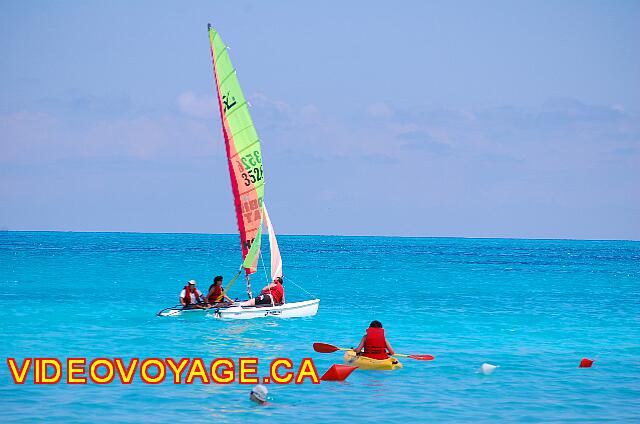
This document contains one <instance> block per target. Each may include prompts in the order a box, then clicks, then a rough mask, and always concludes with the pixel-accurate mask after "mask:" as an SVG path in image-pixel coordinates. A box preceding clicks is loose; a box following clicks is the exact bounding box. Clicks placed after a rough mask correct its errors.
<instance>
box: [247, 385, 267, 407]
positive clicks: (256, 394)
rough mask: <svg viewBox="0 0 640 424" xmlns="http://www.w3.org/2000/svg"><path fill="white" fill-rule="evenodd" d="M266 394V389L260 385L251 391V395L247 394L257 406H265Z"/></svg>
mask: <svg viewBox="0 0 640 424" xmlns="http://www.w3.org/2000/svg"><path fill="white" fill-rule="evenodd" d="M268 394H269V390H267V388H266V387H265V386H263V385H262V384H258V385H257V386H255V387H254V388H253V389H251V393H249V399H251V400H252V401H254V402H255V403H257V404H258V405H266V404H267V395H268Z"/></svg>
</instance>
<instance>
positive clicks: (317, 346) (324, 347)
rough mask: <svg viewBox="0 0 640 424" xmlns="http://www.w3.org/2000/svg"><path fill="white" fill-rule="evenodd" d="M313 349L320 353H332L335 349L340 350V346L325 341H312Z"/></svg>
mask: <svg viewBox="0 0 640 424" xmlns="http://www.w3.org/2000/svg"><path fill="white" fill-rule="evenodd" d="M313 350H315V351H316V352H320V353H333V352H335V351H337V350H340V348H338V347H336V346H334V345H330V344H327V343H314V344H313Z"/></svg>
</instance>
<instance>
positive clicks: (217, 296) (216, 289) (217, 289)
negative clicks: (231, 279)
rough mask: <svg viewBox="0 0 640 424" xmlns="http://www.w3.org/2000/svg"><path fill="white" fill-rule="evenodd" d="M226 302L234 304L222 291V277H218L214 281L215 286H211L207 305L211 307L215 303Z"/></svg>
mask: <svg viewBox="0 0 640 424" xmlns="http://www.w3.org/2000/svg"><path fill="white" fill-rule="evenodd" d="M225 300H226V301H227V302H233V301H232V300H231V299H230V298H229V296H227V294H226V293H224V290H223V289H222V275H217V276H216V278H214V279H213V284H211V286H209V293H208V294H207V303H208V304H209V305H213V304H214V303H219V302H223V301H225Z"/></svg>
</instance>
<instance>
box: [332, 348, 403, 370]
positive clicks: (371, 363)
mask: <svg viewBox="0 0 640 424" xmlns="http://www.w3.org/2000/svg"><path fill="white" fill-rule="evenodd" d="M344 362H345V363H346V364H347V365H353V366H356V367H358V368H360V369H363V370H387V371H389V370H395V369H398V368H402V364H401V363H400V361H398V360H397V359H396V358H394V357H392V356H391V357H389V358H387V359H373V358H367V357H366V356H358V355H356V352H355V351H353V350H348V351H346V353H345V354H344Z"/></svg>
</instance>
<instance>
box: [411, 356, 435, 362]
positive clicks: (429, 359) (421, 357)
mask: <svg viewBox="0 0 640 424" xmlns="http://www.w3.org/2000/svg"><path fill="white" fill-rule="evenodd" d="M408 356H409V358H411V359H417V360H418V361H433V360H434V359H436V358H435V357H434V356H432V355H408Z"/></svg>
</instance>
